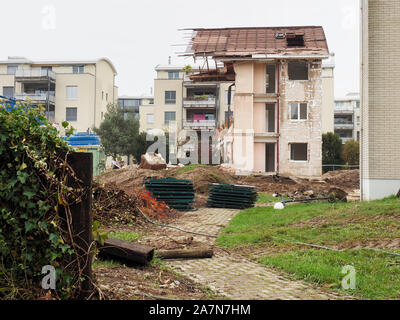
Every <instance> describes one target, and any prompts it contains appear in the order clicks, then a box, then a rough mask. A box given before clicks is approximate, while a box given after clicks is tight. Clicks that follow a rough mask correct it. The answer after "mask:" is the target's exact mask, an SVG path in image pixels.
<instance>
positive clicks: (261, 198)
mask: <svg viewBox="0 0 400 320" xmlns="http://www.w3.org/2000/svg"><path fill="white" fill-rule="evenodd" d="M284 199H285V200H289V198H288V197H284ZM281 200H282V198H281V197H273V196H272V194H269V193H261V192H260V193H258V198H257V203H271V202H280V201H281Z"/></svg>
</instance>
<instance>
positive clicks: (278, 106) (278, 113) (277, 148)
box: [276, 61, 281, 175]
mask: <svg viewBox="0 0 400 320" xmlns="http://www.w3.org/2000/svg"><path fill="white" fill-rule="evenodd" d="M276 69H277V71H278V72H277V73H278V93H277V96H278V97H277V98H278V99H277V102H276V105H277V125H276V128H277V133H278V140H277V144H276V162H277V164H276V174H277V175H279V135H280V126H279V124H280V112H279V109H280V100H281V62H280V61H278V64H277V66H276Z"/></svg>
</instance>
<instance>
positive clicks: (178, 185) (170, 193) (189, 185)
mask: <svg viewBox="0 0 400 320" xmlns="http://www.w3.org/2000/svg"><path fill="white" fill-rule="evenodd" d="M144 185H145V187H146V190H147V191H149V192H150V195H151V196H152V197H153V198H154V199H156V200H158V201H164V202H165V203H166V204H167V205H168V206H169V207H171V208H174V209H176V210H179V211H185V210H192V209H193V203H194V189H193V182H192V181H190V180H179V179H175V178H164V179H155V178H145V179H144Z"/></svg>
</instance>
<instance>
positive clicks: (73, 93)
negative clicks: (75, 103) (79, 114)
mask: <svg viewBox="0 0 400 320" xmlns="http://www.w3.org/2000/svg"><path fill="white" fill-rule="evenodd" d="M77 99H78V87H77V86H67V100H77Z"/></svg>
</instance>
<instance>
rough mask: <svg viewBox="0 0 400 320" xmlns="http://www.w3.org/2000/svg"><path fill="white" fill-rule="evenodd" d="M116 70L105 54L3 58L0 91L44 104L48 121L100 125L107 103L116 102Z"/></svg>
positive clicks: (83, 127) (87, 126)
mask: <svg viewBox="0 0 400 320" xmlns="http://www.w3.org/2000/svg"><path fill="white" fill-rule="evenodd" d="M116 75H117V71H116V69H115V67H114V66H113V64H112V62H111V61H110V60H108V59H106V58H101V59H98V60H92V61H31V60H28V59H26V58H23V57H9V58H8V60H5V61H0V93H1V94H2V95H4V96H7V97H14V98H15V99H17V100H19V101H25V100H26V101H28V100H29V101H30V102H31V103H32V104H33V105H42V106H44V107H45V110H46V116H47V118H48V120H49V121H51V122H53V123H54V124H55V125H59V124H60V123H61V122H62V121H64V120H66V121H68V122H70V124H71V125H72V126H73V127H74V128H75V129H76V130H77V131H78V132H80V131H87V130H88V129H91V128H92V127H93V126H99V125H100V123H101V121H102V120H103V117H104V114H105V113H106V111H107V104H109V103H113V102H116V101H117V99H118V88H117V87H116V85H115V76H116Z"/></svg>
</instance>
